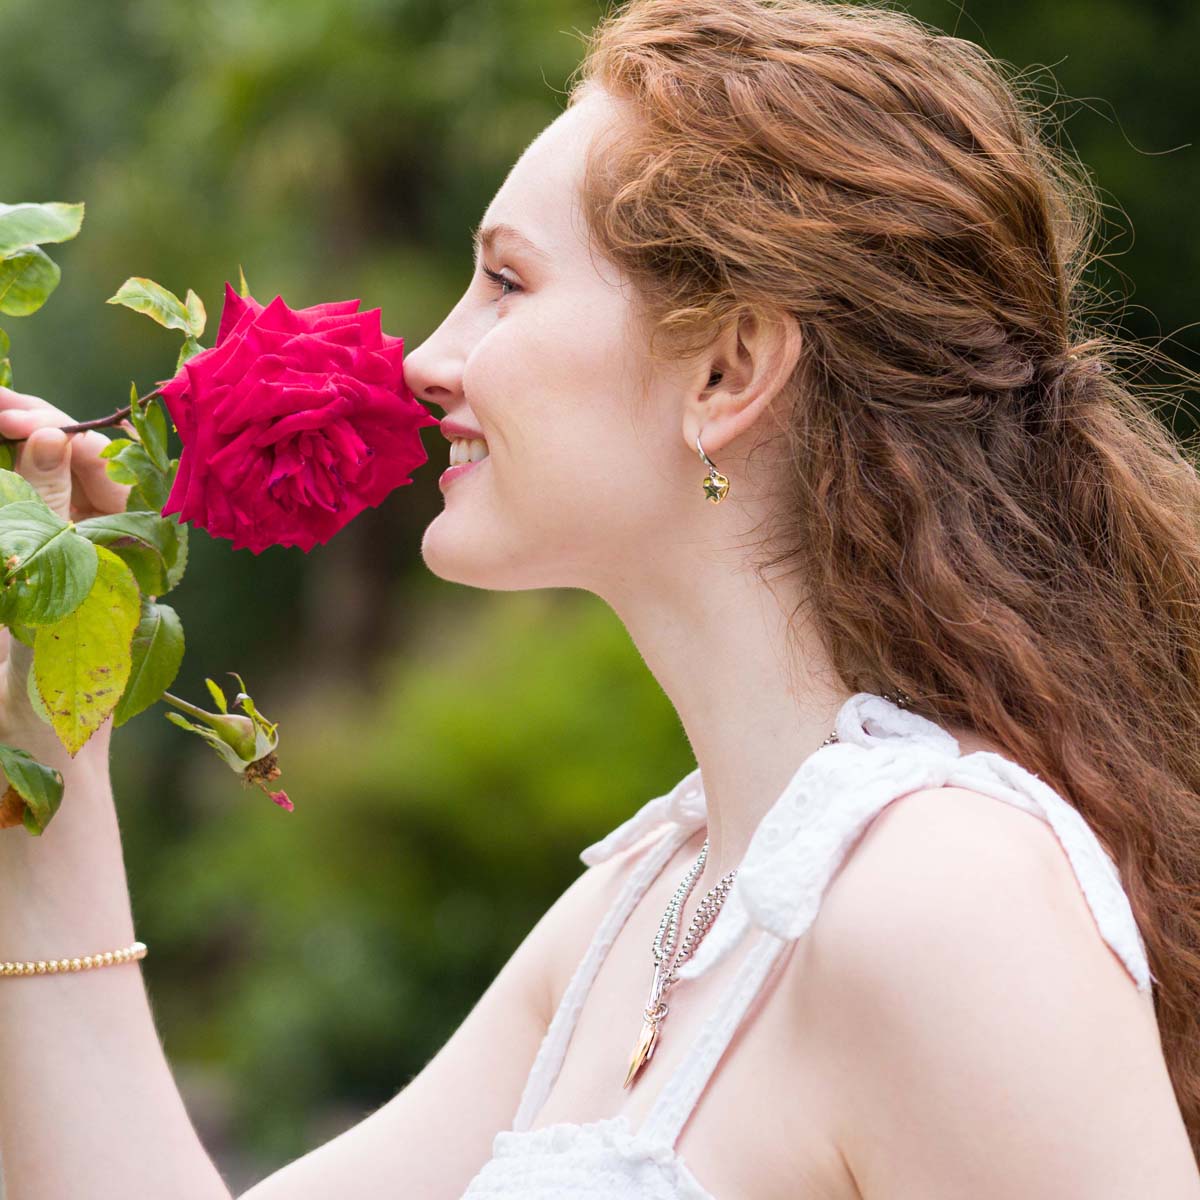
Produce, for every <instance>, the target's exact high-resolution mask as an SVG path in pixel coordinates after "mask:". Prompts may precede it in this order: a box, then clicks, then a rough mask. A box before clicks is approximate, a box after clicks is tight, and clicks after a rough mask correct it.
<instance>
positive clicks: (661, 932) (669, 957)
mask: <svg viewBox="0 0 1200 1200" xmlns="http://www.w3.org/2000/svg"><path fill="white" fill-rule="evenodd" d="M884 699H885V700H891V701H892V702H893V703H894V704H896V705H898V706H899V707H901V708H903V707H904V706H905V705H906V704H911V703H912V699H911V697H909V696H908V695H907V693H905V692H899V691H897V692H885V693H884ZM837 740H838V735H837V730H836V729H835V730H834V731H833V732H832V733H831V734H830V735H829V736H828V737H827V738H826V739H825V740H824V741H823V742H822V743H821V745H822V746H828V745H830V744H831V743H833V742H836V741H837ZM707 861H708V838H705V839H704V845H703V846H701V847H700V856H699V857H698V858H697V859H696V861H695V862H694V863H693V864H692V867H691V869H690V870H689V871H688V873H687V874H686V875H685V876H684V877H683V879H682V880H681V881H680V884H679V886H678V887H677V888H676V889H675V894H674V895H673V896H672V897H671V900H670V903H668V905H667V908H666V911H665V912H664V913H663V915H662V920H661V921H659V923H658V932H657V933H656V934H655V935H654V941H653V943H651V947H650V953H651V957H652V958H653V960H654V978H653V981H652V982H651V984H650V998H649V1000H647V1002H646V1007H645V1008H644V1009H643V1010H642V1031H641V1033H640V1034H639V1035H638V1040H637V1044H636V1045H635V1046H634V1048H633V1056H632V1057H631V1058H630V1060H629V1070H628V1071H627V1072H626V1074H625V1082H624V1083H623V1084H622V1085H621V1086H622V1087H626V1088H627V1087H629V1086H630V1084H632V1083H633V1082H634V1080H635V1079H637V1077H638V1073H639V1072H640V1071H641V1069H642V1068H643V1067H644V1066H645V1065H646V1064H647V1063H648V1062H649V1061H650V1059H651V1058H652V1057H653V1055H654V1048H655V1047H656V1046H657V1045H658V1038H659V1026H660V1025H661V1024H662V1021H663V1018H664V1017H665V1016H666V1015H667V1013H668V1011H669V1009H668V1007H667V1005H666V1004H664V1003H663V996H664V995H665V994H666V992H667V990H668V989H669V988H671V987H672V986H674V984H675V983H677V982H678V979H677V976H676V972H677V971H678V969H679V968H680V967H681V966H682V965H683V964H684V963H685V962H687V960H688V959H689V958H691V956H692V954H693V953H694V952H695V950H696V947H697V946H699V945H700V943H701V942H702V941H703V940H704V935H705V934H706V933H707V932H708V930H709V928H710V927H711V926H712V923H713V922H714V921H715V920H716V919H717V913H719V912H720V911H721V905H722V904H724V903H725V897H726V896H727V895H728V894H729V889H730V887H731V886H732V885H733V878H734V876H735V875H736V874H737V868H736V867H735V868H734V869H733V870H732V871H730V872H728V874H726V875H723V876H721V878H720V879H719V880H718V881H717V883H716V884H714V885H713V886H712V887H711V888H709V890H708V891H707V892H705V893H704V896H703V897H702V898H701V900H700V903H699V904H698V905H697V906H696V912H695V914H694V915H693V916H692V920H691V924H690V925H689V926H688V930H687V933H686V934H685V935H684V938H683V942H682V944H681V945H679V948H678V950H676V943H677V942H678V940H679V917H680V914H681V913H682V912H683V906H684V904H685V903H686V902H687V898H688V896H690V895H691V893H692V889H693V888H694V887H695V886H696V880H697V879H699V878H700V873H701V871H703V870H704V864H705V863H706V862H707Z"/></svg>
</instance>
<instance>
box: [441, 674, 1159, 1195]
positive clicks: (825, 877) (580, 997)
mask: <svg viewBox="0 0 1200 1200" xmlns="http://www.w3.org/2000/svg"><path fill="white" fill-rule="evenodd" d="M835 728H836V729H837V734H838V739H839V740H838V741H837V742H833V743H831V744H829V745H827V746H822V747H820V748H819V749H818V750H816V751H815V752H813V753H812V754H810V755H809V756H808V757H807V758H806V759H805V760H804V761H803V762H802V763H801V764H800V766H799V768H798V769H797V770H796V773H795V774H794V775H793V776H792V778H791V780H790V781H789V782H788V785H787V787H786V788H784V790H783V793H782V795H780V797H779V799H778V800H776V802H775V803H774V805H773V806H772V807H771V809H770V810H769V811H768V812H767V814H766V816H765V817H763V819H762V821H761V822H760V824H759V826H758V828H757V829H756V830H755V833H754V836H753V838H752V839H751V841H750V845H749V846H748V848H747V850H746V853H745V856H744V857H743V859H742V862H741V864H740V865H739V867H738V871H737V875H736V876H735V878H734V881H733V886H732V887H731V888H730V890H729V893H728V895H727V897H726V899H725V903H724V905H723V906H722V908H721V911H720V913H719V914H718V916H717V918H716V920H715V921H714V922H713V924H712V926H711V928H710V929H709V931H708V933H707V934H706V935H705V937H704V940H703V941H702V942H701V943H700V946H699V948H698V949H697V950H696V952H695V953H694V954H693V956H692V958H691V960H690V961H689V962H686V963H684V964H683V965H682V966H681V967H680V968H679V970H678V976H679V978H680V979H681V980H682V979H689V978H694V977H696V976H698V975H701V974H703V973H704V972H705V971H707V970H708V969H709V968H711V967H712V966H713V965H714V964H715V963H717V962H719V961H720V960H722V959H723V958H724V957H725V956H726V955H727V954H728V953H729V951H730V950H731V949H733V948H734V947H735V946H737V945H738V944H739V942H740V941H741V939H743V938H746V937H750V936H752V937H754V938H755V939H756V940H755V944H754V945H753V946H752V947H751V949H750V950H749V952H748V953H747V954H746V956H745V958H744V959H743V961H742V962H741V963H740V964H739V969H738V972H737V974H736V977H734V978H733V979H731V980H730V982H729V984H728V986H727V989H726V991H725V992H724V994H723V995H722V996H721V998H720V1000H719V1001H718V1002H717V1004H716V1005H715V1007H714V1009H713V1010H712V1012H711V1013H710V1015H709V1017H708V1018H707V1020H706V1022H705V1024H704V1026H703V1028H702V1030H701V1032H700V1034H699V1035H698V1036H697V1037H696V1039H695V1041H694V1043H693V1044H692V1046H691V1048H690V1049H689V1051H688V1053H687V1054H686V1055H685V1057H684V1059H683V1061H682V1062H681V1063H680V1064H679V1066H678V1067H677V1068H676V1069H675V1071H674V1073H673V1075H672V1076H671V1078H669V1079H668V1080H667V1081H666V1083H665V1085H664V1086H663V1088H662V1091H661V1092H660V1093H659V1095H658V1097H657V1099H656V1100H655V1103H654V1105H653V1107H652V1108H651V1110H650V1111H649V1113H648V1114H647V1115H646V1118H645V1120H644V1121H643V1122H642V1124H641V1127H640V1128H638V1129H634V1128H632V1127H631V1125H630V1123H629V1121H628V1119H627V1118H626V1117H625V1116H624V1115H618V1116H615V1117H607V1118H604V1119H601V1120H598V1121H588V1122H585V1123H582V1124H577V1123H575V1122H560V1123H558V1124H553V1125H547V1126H544V1127H542V1128H540V1129H531V1128H530V1126H531V1125H532V1123H533V1121H534V1119H535V1118H536V1116H537V1113H538V1111H539V1110H540V1109H541V1106H542V1104H543V1103H544V1102H545V1100H546V1098H547V1096H548V1095H549V1093H550V1089H551V1087H552V1086H553V1084H554V1081H555V1079H556V1078H557V1076H558V1072H559V1068H560V1067H561V1066H562V1062H563V1058H564V1056H565V1054H566V1050H567V1045H568V1043H569V1042H570V1039H571V1034H572V1032H573V1031H574V1028H575V1023H576V1021H577V1019H578V1017H579V1013H580V1011H581V1010H582V1008H583V1003H584V1000H585V999H586V997H587V993H588V989H589V988H590V987H591V984H592V981H593V980H594V979H595V977H596V973H597V971H598V970H599V968H600V965H601V963H602V962H603V961H604V957H605V955H606V954H607V953H608V951H609V949H610V948H611V946H612V944H613V942H614V940H615V939H616V936H617V934H618V932H619V931H620V929H621V926H622V925H623V924H624V922H625V920H626V918H627V917H628V916H629V914H630V913H631V912H632V911H633V909H634V907H635V906H636V905H637V903H638V901H639V899H640V898H641V897H642V896H643V895H644V894H645V892H646V890H647V888H649V886H650V885H651V883H652V882H653V880H654V879H655V877H656V876H657V875H658V873H659V872H660V871H661V870H662V869H663V867H664V866H665V865H666V863H667V862H668V861H670V859H671V858H672V857H673V856H674V854H675V853H676V851H677V850H678V849H679V847H680V846H682V845H683V844H684V843H685V842H686V841H688V839H689V838H691V837H692V835H693V834H694V833H695V832H696V831H697V830H698V829H700V828H701V827H702V826H704V824H705V801H704V788H703V781H702V779H701V776H700V770H699V768H697V769H696V770H694V771H692V772H690V773H689V774H688V775H686V776H684V778H683V779H681V780H680V781H679V783H678V784H676V785H675V787H674V788H672V789H671V791H669V792H668V793H666V794H665V795H662V796H658V797H656V798H655V799H653V800H650V801H649V802H648V803H646V804H645V805H644V806H643V807H642V808H641V809H640V810H639V811H638V812H637V813H635V814H634V815H633V816H632V817H631V818H630V819H629V820H627V821H625V822H624V823H623V824H622V825H619V826H618V827H617V828H616V829H614V830H613V831H612V832H611V833H610V834H609V835H608V836H607V837H605V838H603V839H602V840H601V841H599V842H596V843H595V844H594V845H591V846H589V847H588V848H587V849H586V850H584V851H583V852H582V853H581V855H580V858H582V860H583V861H584V862H585V863H586V864H588V865H589V866H590V865H593V864H595V863H600V862H603V861H604V860H605V859H607V858H609V857H611V856H612V855H614V854H616V853H618V852H620V851H622V850H625V849H627V848H629V847H631V846H633V845H634V844H635V843H637V842H639V841H641V840H642V839H643V838H645V837H646V836H647V834H648V833H649V832H650V831H651V830H652V829H654V828H656V827H659V826H662V827H663V832H662V834H661V836H660V837H658V838H657V839H655V840H653V841H652V842H650V843H649V845H648V846H647V847H646V848H645V849H644V850H643V851H642V852H641V853H640V855H638V856H637V858H636V860H635V863H634V867H633V869H632V870H631V871H630V873H629V876H628V877H627V879H626V881H625V885H624V887H623V888H622V889H621V892H620V894H619V895H618V896H617V898H616V900H615V902H614V903H613V905H612V908H611V909H610V910H609V912H608V913H607V915H606V916H605V918H604V920H603V921H602V922H601V924H600V927H599V928H598V929H597V930H596V933H595V936H594V938H593V939H592V942H591V945H590V946H589V948H588V950H587V953H586V954H585V955H584V958H583V961H582V962H581V963H580V964H579V967H578V968H577V969H576V971H575V974H574V975H573V976H572V978H571V981H570V983H569V984H568V985H567V989H566V991H565V992H564V994H563V998H562V1001H561V1003H560V1005H559V1008H558V1011H557V1013H556V1014H555V1017H554V1020H553V1021H552V1022H551V1024H550V1027H549V1028H548V1029H547V1031H546V1035H545V1037H544V1039H543V1041H542V1044H541V1047H540V1049H539V1051H538V1054H537V1058H536V1059H535V1061H534V1064H533V1068H532V1070H531V1071H530V1074H529V1079H528V1081H527V1083H526V1085H525V1090H524V1093H523V1095H522V1097H521V1102H520V1106H519V1107H518V1109H517V1112H516V1115H515V1117H514V1119H513V1125H512V1128H511V1129H505V1130H501V1131H500V1132H499V1133H497V1134H496V1137H495V1139H494V1141H493V1146H492V1157H491V1158H490V1159H489V1160H488V1161H487V1162H486V1163H485V1164H484V1166H483V1168H482V1170H480V1172H479V1173H478V1174H477V1175H476V1176H475V1178H474V1179H473V1180H472V1181H471V1183H470V1184H469V1185H468V1187H467V1190H466V1192H465V1193H464V1194H463V1200H480V1198H482V1197H491V1198H493V1200H495V1198H499V1197H504V1198H505V1200H563V1198H565V1197H574V1198H577V1200H635V1198H636V1200H717V1198H716V1197H714V1196H712V1195H711V1194H710V1193H709V1192H708V1191H707V1190H705V1188H704V1187H702V1186H701V1184H700V1183H699V1181H698V1180H697V1179H696V1178H695V1176H693V1175H692V1173H691V1171H690V1170H689V1169H688V1167H687V1165H686V1164H685V1163H684V1161H683V1159H682V1158H681V1157H680V1155H679V1154H677V1153H676V1151H675V1141H676V1139H677V1138H678V1137H679V1134H680V1132H681V1131H682V1129H683V1126H684V1123H685V1122H686V1121H687V1119H688V1116H689V1115H690V1113H691V1111H692V1108H693V1107H694V1106H695V1104H696V1102H697V1101H698V1100H699V1098H700V1095H701V1093H702V1092H703V1090H704V1088H705V1086H706V1084H707V1083H708V1080H709V1077H710V1076H711V1075H712V1073H713V1071H714V1069H715V1068H716V1066H717V1063H718V1061H719V1060H720V1058H721V1056H722V1054H723V1053H724V1051H725V1049H726V1047H727V1046H728V1045H729V1043H730V1041H731V1039H732V1038H733V1035H734V1033H735V1032H736V1030H737V1027H738V1024H739V1022H740V1020H741V1019H742V1017H743V1016H744V1014H745V1012H746V1010H747V1009H748V1008H749V1006H750V1004H751V1003H752V1001H753V1000H754V997H755V995H756V994H757V992H758V989H759V987H760V986H761V984H762V983H763V981H764V980H765V979H766V977H767V975H768V973H769V972H770V970H771V967H772V964H773V963H774V962H775V960H776V959H777V958H778V956H779V955H780V954H781V953H782V952H783V951H784V950H785V949H786V948H787V947H788V945H789V943H790V942H792V941H793V940H795V939H796V938H798V937H800V936H801V935H802V934H803V933H804V932H805V930H807V929H808V927H809V926H810V925H811V924H812V922H813V920H814V918H815V917H816V915H817V910H818V909H819V907H820V904H821V897H822V896H823V895H824V892H825V889H826V887H827V885H828V883H829V881H830V879H831V878H832V876H833V874H834V873H835V871H836V870H837V868H838V865H839V864H840V863H841V861H842V859H843V858H844V857H845V855H846V853H847V851H848V850H849V849H850V847H851V846H853V845H855V844H856V843H857V840H858V838H859V837H860V835H861V834H862V833H863V831H864V830H865V828H866V827H867V825H869V824H870V822H871V821H872V820H873V819H874V818H875V817H876V816H878V815H879V813H880V812H881V811H882V810H883V809H884V808H885V807H886V806H887V805H888V804H890V803H891V801H893V800H895V799H898V798H899V797H901V796H904V795H907V794H909V793H910V792H914V791H917V790H919V789H923V788H931V787H943V786H958V787H964V788H970V789H972V790H974V791H976V792H982V793H985V794H986V795H989V796H994V797H996V798H997V799H999V800H1004V801H1007V802H1008V803H1009V804H1014V805H1016V806H1017V807H1018V808H1021V809H1024V810H1025V811H1026V812H1029V813H1033V814H1034V815H1036V816H1038V817H1040V818H1041V819H1042V820H1044V821H1046V822H1047V823H1048V824H1049V825H1050V826H1051V828H1052V829H1053V830H1054V832H1055V834H1056V835H1057V836H1058V840H1059V842H1060V844H1061V845H1062V848H1063V850H1064V851H1065V852H1066V855H1067V858H1068V860H1069V861H1070V864H1071V866H1072V868H1074V871H1075V875H1076V878H1077V879H1078V881H1079V885H1080V888H1081V890H1082V892H1083V895H1084V897H1085V898H1086V900H1087V902H1088V904H1089V906H1090V907H1091V911H1092V915H1093V917H1094V918H1095V921H1096V926H1097V929H1098V931H1099V933H1100V935H1101V937H1103V939H1104V940H1105V942H1107V943H1108V945H1109V946H1110V947H1111V948H1112V950H1113V952H1114V953H1115V954H1116V955H1117V956H1118V958H1119V959H1120V960H1121V962H1122V963H1123V964H1124V966H1125V968H1126V970H1127V971H1128V972H1129V974H1130V976H1131V977H1132V979H1133V981H1134V982H1135V984H1136V985H1137V987H1138V989H1139V990H1141V991H1146V990H1148V989H1149V988H1150V986H1151V980H1152V976H1151V974H1150V968H1149V964H1148V961H1147V958H1146V948H1145V944H1144V942H1143V941H1142V937H1141V934H1140V932H1139V930H1138V928H1137V924H1136V922H1135V920H1134V916H1133V912H1132V909H1131V908H1130V905H1129V899H1128V897H1127V896H1126V894H1125V890H1124V888H1123V887H1122V885H1121V881H1120V877H1119V875H1118V872H1117V868H1116V866H1115V864H1114V863H1113V860H1112V858H1111V857H1110V856H1109V855H1108V853H1107V852H1106V851H1105V850H1104V848H1103V846H1102V845H1101V844H1100V841H1099V840H1098V839H1097V837H1096V835H1095V834H1094V833H1093V832H1092V830H1091V828H1090V827H1089V826H1088V824H1087V823H1086V822H1085V821H1084V820H1083V818H1082V817H1081V816H1080V815H1079V813H1078V812H1077V811H1076V810H1075V809H1074V808H1073V807H1071V805H1069V804H1068V803H1067V802H1066V801H1065V800H1064V799H1063V798H1062V797H1061V796H1060V795H1059V794H1058V793H1057V792H1056V791H1054V790H1053V789H1052V788H1051V787H1049V785H1047V784H1046V783H1045V782H1044V781H1043V780H1042V779H1040V778H1039V777H1038V776H1036V775H1034V774H1032V773H1031V772H1029V771H1027V770H1025V769H1024V768H1023V767H1020V766H1018V765H1017V764H1016V763H1014V762H1012V761H1011V760H1010V759H1008V758H1005V757H1004V756H1002V755H1000V754H996V753H993V752H991V751H986V750H980V751H976V752H975V753H972V754H965V755H964V754H960V752H959V746H958V741H957V739H955V738H954V737H952V736H951V735H950V734H949V733H948V732H947V731H946V730H945V729H943V728H942V727H941V726H940V725H938V724H936V723H934V722H932V721H930V720H928V719H926V718H925V717H922V716H920V715H919V714H918V713H915V712H910V711H909V710H907V709H903V708H900V707H899V706H898V705H896V704H893V703H892V702H891V701H890V700H887V699H885V698H884V697H882V696H877V695H875V694H874V693H871V692H859V693H857V694H856V695H854V696H851V697H850V699H849V700H847V701H846V702H845V704H843V706H842V707H841V709H840V710H839V711H838V715H837V720H836V724H835Z"/></svg>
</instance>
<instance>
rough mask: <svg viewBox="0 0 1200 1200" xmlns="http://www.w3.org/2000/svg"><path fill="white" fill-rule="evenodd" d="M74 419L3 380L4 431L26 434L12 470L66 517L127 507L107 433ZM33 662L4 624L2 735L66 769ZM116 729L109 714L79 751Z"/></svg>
mask: <svg viewBox="0 0 1200 1200" xmlns="http://www.w3.org/2000/svg"><path fill="white" fill-rule="evenodd" d="M73 424H75V418H74V417H71V416H70V415H69V414H67V413H65V412H63V411H62V409H59V408H55V407H54V406H53V405H52V404H47V403H46V401H45V400H42V399H40V398H39V397H37V396H27V395H25V394H23V393H21V392H14V391H12V390H11V389H10V388H5V387H0V436H3V437H6V438H26V439H27V440H26V441H24V442H22V443H21V444H20V445H19V446H18V447H17V452H16V461H15V463H14V469H15V470H16V471H17V473H18V474H19V475H22V476H23V477H24V478H25V479H26V480H28V482H29V483H31V484H32V485H33V486H34V487H35V488H37V490H38V492H39V493H40V495H41V497H42V499H43V500H45V502H46V504H47V505H49V507H50V508H51V509H53V511H54V512H55V513H57V514H58V515H59V516H60V517H62V518H63V519H64V520H68V521H82V520H84V519H85V518H87V517H96V516H103V515H106V514H108V513H118V512H124V511H125V501H126V499H127V498H128V496H129V490H130V489H129V487H128V485H126V484H121V483H117V482H116V481H115V480H112V479H110V478H109V477H108V474H107V472H106V471H105V465H106V460H105V459H103V458H101V457H100V451H101V450H103V449H104V447H105V446H107V445H108V441H109V439H108V438H107V437H105V436H104V434H102V433H100V432H99V430H95V429H90V430H88V431H87V432H86V433H74V434H63V433H60V432H58V428H57V427H58V426H60V425H73ZM124 424H125V425H126V428H128V423H127V422H126V423H124ZM32 663H33V651H32V650H31V649H30V648H29V647H28V646H26V645H25V644H24V643H23V642H21V641H19V640H17V639H16V638H14V637H12V636H11V634H10V633H9V631H8V630H7V629H6V628H3V627H0V742H3V743H6V744H8V745H14V746H19V747H20V748H21V749H23V750H28V751H29V753H30V754H32V755H33V756H34V757H35V758H38V759H39V760H40V761H41V762H45V763H47V764H48V765H51V766H57V767H60V768H61V767H62V766H64V765H65V764H66V763H68V762H70V761H71V759H70V756H69V755H68V754H67V751H66V748H65V747H64V746H63V745H62V743H61V742H59V741H58V739H57V737H56V736H55V735H54V732H53V731H52V730H51V729H50V727H49V726H48V725H46V724H45V722H43V721H42V720H41V719H40V718H39V717H38V715H37V714H36V713H35V712H34V711H33V708H32V706H31V705H30V703H29V696H28V693H27V691H26V686H27V682H26V680H27V676H28V673H29V670H30V667H31V666H32ZM111 730H112V724H111V720H110V721H106V722H105V723H104V724H103V725H102V726H101V727H100V729H98V730H97V731H96V733H95V734H94V735H93V736H92V738H91V739H90V740H89V742H88V744H87V746H85V747H84V748H83V750H81V751H80V752H79V753H80V754H81V755H82V754H86V753H87V752H88V750H89V748H90V747H91V746H92V743H93V742H95V743H97V744H98V748H99V750H102V751H103V753H104V754H105V755H107V746H108V736H109V734H110V732H111ZM97 752H98V751H93V752H92V753H93V754H94V753H97ZM77 757H78V756H77Z"/></svg>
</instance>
